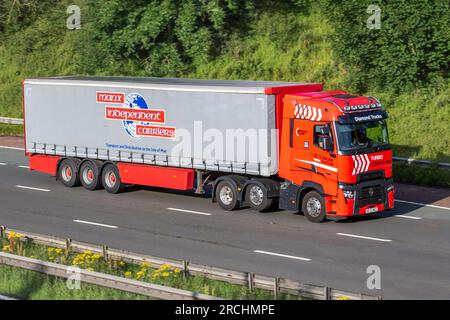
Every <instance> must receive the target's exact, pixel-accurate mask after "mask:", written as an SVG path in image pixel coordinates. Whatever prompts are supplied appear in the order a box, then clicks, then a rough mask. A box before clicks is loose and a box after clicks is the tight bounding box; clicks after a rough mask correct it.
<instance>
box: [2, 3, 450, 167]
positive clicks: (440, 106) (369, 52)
mask: <svg viewBox="0 0 450 320" xmlns="http://www.w3.org/2000/svg"><path fill="white" fill-rule="evenodd" d="M70 4H76V5H78V6H80V8H81V29H77V30H69V29H67V28H66V19H67V17H68V15H67V14H66V9H67V6H68V5H70ZM372 4H376V5H379V7H380V9H381V29H380V30H377V29H375V30H371V29H368V28H367V27H366V22H367V19H368V18H369V17H370V15H371V14H373V13H368V12H367V8H368V6H369V5H372ZM0 6H1V8H0V116H9V117H21V110H22V108H21V81H22V79H23V78H27V77H34V76H48V75H68V74H88V75H126V76H158V77H166V76H170V77H191V78H220V79H254V80H257V79H258V80H285V81H310V82H322V83H324V84H325V85H326V88H327V89H334V88H339V87H340V88H343V89H346V90H349V91H353V92H355V93H361V94H366V95H372V96H376V97H379V98H380V99H381V101H382V102H383V104H384V105H385V107H386V108H387V110H388V112H389V113H390V119H389V127H390V138H391V142H392V144H393V147H394V153H395V154H396V155H397V156H407V157H413V158H422V159H429V160H436V161H445V162H450V129H449V125H448V123H449V120H450V108H449V100H450V82H449V80H448V70H449V69H450V68H449V67H450V65H449V64H450V59H449V57H450V54H449V53H450V52H449V50H450V49H449V48H450V42H449V41H450V40H449V39H450V37H449V35H450V34H449V30H450V20H449V19H450V10H449V3H448V1H445V0H432V1H426V0H414V1H404V0H394V1H381V0H374V1H373V0H347V1H337V2H336V1H335V0H334V1H333V0H318V1H310V0H283V1H269V0H261V1H256V0H228V1H218V0H211V1H202V0H163V1H144V0H122V1H119V0H114V1H106V0H101V1H93V0H76V1H69V0H62V1H56V0H55V1H50V0H48V1H38V0H28V1H27V2H20V1H14V0H4V1H2V2H0ZM2 132H3V133H7V132H5V130H4V129H1V128H0V134H1V133H2Z"/></svg>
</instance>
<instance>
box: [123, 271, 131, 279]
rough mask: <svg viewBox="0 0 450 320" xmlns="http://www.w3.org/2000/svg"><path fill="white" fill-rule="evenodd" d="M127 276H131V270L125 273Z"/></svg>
mask: <svg viewBox="0 0 450 320" xmlns="http://www.w3.org/2000/svg"><path fill="white" fill-rule="evenodd" d="M123 275H124V276H125V277H127V278H129V277H131V271H127V272H125V273H124V274H123Z"/></svg>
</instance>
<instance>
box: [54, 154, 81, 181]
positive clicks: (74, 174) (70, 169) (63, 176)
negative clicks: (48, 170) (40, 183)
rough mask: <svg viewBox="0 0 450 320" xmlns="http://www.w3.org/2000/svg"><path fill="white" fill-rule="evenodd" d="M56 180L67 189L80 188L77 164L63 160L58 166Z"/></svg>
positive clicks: (69, 160) (70, 160)
mask: <svg viewBox="0 0 450 320" xmlns="http://www.w3.org/2000/svg"><path fill="white" fill-rule="evenodd" d="M58 180H60V181H61V182H62V183H63V185H65V186H66V187H69V188H73V187H78V186H80V184H81V183H80V177H79V176H78V162H77V161H74V160H72V159H64V160H63V161H61V163H60V164H59V168H58Z"/></svg>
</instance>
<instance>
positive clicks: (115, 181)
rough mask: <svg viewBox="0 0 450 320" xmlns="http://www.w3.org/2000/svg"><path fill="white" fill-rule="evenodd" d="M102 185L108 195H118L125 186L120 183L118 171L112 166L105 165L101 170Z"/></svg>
mask: <svg viewBox="0 0 450 320" xmlns="http://www.w3.org/2000/svg"><path fill="white" fill-rule="evenodd" d="M102 185H103V188H105V190H106V191H107V192H109V193H113V194H115V193H120V192H122V191H123V190H124V189H125V185H124V184H123V183H122V182H121V181H120V173H119V169H117V167H116V166H115V165H113V164H111V163H110V164H107V165H106V166H105V167H104V168H103V170H102Z"/></svg>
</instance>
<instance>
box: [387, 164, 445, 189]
mask: <svg viewBox="0 0 450 320" xmlns="http://www.w3.org/2000/svg"><path fill="white" fill-rule="evenodd" d="M393 170H394V180H395V182H400V183H408V184H417V185H422V186H435V187H446V188H450V170H447V169H440V168H439V167H438V166H437V165H433V166H431V167H427V168H423V167H419V166H417V165H414V164H410V165H409V164H404V163H402V164H397V163H394V167H393Z"/></svg>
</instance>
